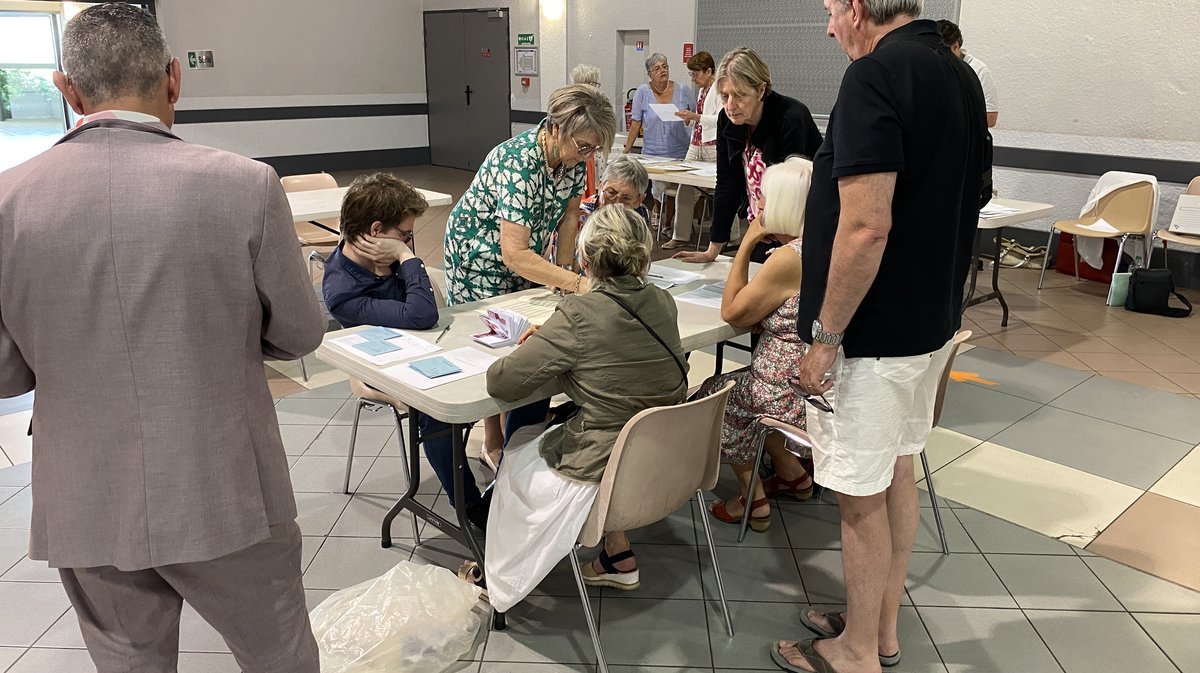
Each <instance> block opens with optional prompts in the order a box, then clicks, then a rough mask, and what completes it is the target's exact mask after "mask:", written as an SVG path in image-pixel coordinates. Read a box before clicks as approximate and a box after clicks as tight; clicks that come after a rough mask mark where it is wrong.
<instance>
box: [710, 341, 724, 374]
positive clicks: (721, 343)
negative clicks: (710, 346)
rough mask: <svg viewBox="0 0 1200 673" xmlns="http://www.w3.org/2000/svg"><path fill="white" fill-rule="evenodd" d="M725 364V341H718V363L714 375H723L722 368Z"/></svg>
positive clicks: (714, 368)
mask: <svg viewBox="0 0 1200 673" xmlns="http://www.w3.org/2000/svg"><path fill="white" fill-rule="evenodd" d="M724 364H725V342H724V341H718V342H717V363H716V365H715V366H714V367H713V376H720V375H721V370H722V369H723V368H724V367H723V365H724Z"/></svg>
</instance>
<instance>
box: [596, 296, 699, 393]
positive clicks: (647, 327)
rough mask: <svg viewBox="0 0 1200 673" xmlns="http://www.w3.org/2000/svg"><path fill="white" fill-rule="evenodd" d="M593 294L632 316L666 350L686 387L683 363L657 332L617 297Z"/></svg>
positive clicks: (685, 373)
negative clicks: (603, 297)
mask: <svg viewBox="0 0 1200 673" xmlns="http://www.w3.org/2000/svg"><path fill="white" fill-rule="evenodd" d="M594 292H596V294H602V295H604V296H605V297H608V298H609V299H611V300H613V301H615V302H617V305H618V306H620V307H621V308H623V309H625V312H626V313H628V314H629V315H631V316H633V319H634V320H636V321H638V322H640V323H641V324H642V327H645V328H646V331H647V332H649V333H650V336H652V337H654V340H655V341H657V342H658V343H659V345H660V346H662V347H663V348H665V349H666V351H667V353H668V354H669V355H670V356H671V360H672V361H673V362H674V363H675V366H676V367H679V373H680V374H681V375H683V383H684V385H685V386H686V385H687V370H686V369H684V367H683V363H682V362H680V361H679V358H678V357H677V356H676V355H675V351H673V350H671V347H670V346H668V345H667V342H665V341H663V340H662V337H660V336H658V332H655V331H654V330H653V329H652V328H651V327H650V326H649V325H647V324H646V321H645V320H642V316H640V315H638V314H637V311H635V310H633V309H632V308H630V307H629V304H626V303H625V302H623V301H621V300H620V299H618V298H617V297H615V296H613V295H611V294H609V293H607V292H605V291H604V290H594Z"/></svg>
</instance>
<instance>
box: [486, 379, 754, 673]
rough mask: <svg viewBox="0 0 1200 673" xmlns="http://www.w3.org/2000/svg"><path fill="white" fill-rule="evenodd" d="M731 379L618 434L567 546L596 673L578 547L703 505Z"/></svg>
mask: <svg viewBox="0 0 1200 673" xmlns="http://www.w3.org/2000/svg"><path fill="white" fill-rule="evenodd" d="M733 385H734V384H733V382H732V381H730V382H729V383H727V384H726V385H725V387H724V388H722V389H720V390H718V391H717V392H715V393H713V394H712V395H709V396H708V397H705V398H704V399H701V400H697V401H695V402H688V403H685V404H679V405H675V406H671V407H655V408H653V409H647V410H645V411H642V412H640V413H638V414H637V415H635V416H634V417H633V418H631V419H629V422H628V423H626V424H625V427H624V428H622V429H621V434H619V435H617V441H616V443H615V444H614V445H613V450H612V455H610V456H609V459H608V467H607V468H606V469H605V470H604V476H603V478H602V479H601V480H600V490H599V492H598V493H597V494H596V501H595V504H593V505H592V512H591V514H590V515H589V516H588V519H587V521H586V522H585V523H584V524H583V530H581V531H580V533H579V541H578V543H577V544H576V545H575V548H574V549H572V550H571V568H572V569H573V570H574V571H575V584H576V586H577V587H578V589H579V598H580V600H581V601H582V602H583V613H584V616H585V617H586V618H587V626H588V631H589V632H590V633H591V636H592V644H593V645H594V646H595V648H596V660H597V661H598V662H599V667H600V673H608V664H607V663H606V662H605V660H604V652H603V651H602V650H601V648H600V634H599V632H598V631H597V630H596V620H595V618H594V617H593V616H592V606H591V603H590V602H589V601H588V594H587V586H586V585H585V584H584V583H583V574H582V573H581V571H580V569H579V565H580V561H579V554H578V551H579V547H580V546H583V547H595V546H596V545H598V544H600V541H601V539H602V538H603V537H604V532H605V531H613V530H622V531H624V530H635V529H638V528H642V527H643V526H648V525H650V524H652V523H657V522H659V521H662V520H663V519H665V518H667V517H668V516H670V515H671V514H672V513H674V512H675V511H676V510H678V509H679V508H680V507H682V506H683V504H684V503H686V502H687V501H688V500H689V499H690V498H692V497H693V496H694V497H695V498H696V502H697V503H698V504H699V505H700V507H701V509H702V510H703V507H704V491H706V490H710V489H712V488H713V487H714V486H716V485H717V470H718V469H719V468H720V465H721V422H722V420H723V419H724V418H725V402H726V401H727V400H728V399H729V391H730V390H732V389H733ZM701 520H702V521H703V522H704V536H705V538H706V539H707V541H708V549H709V551H710V552H711V553H712V564H713V574H714V575H715V576H716V580H717V593H718V594H719V595H720V598H721V610H722V612H723V613H724V615H725V630H726V632H727V633H728V634H729V636H730V637H732V636H733V619H732V618H731V617H730V615H729V604H728V603H727V602H726V600H725V586H724V584H723V583H722V580H721V568H720V566H719V565H718V563H717V548H716V546H715V545H714V544H713V538H712V530H711V528H710V527H709V522H708V518H707V517H701ZM493 623H494V624H496V626H497V627H498V628H502V626H503V623H504V619H503V615H502V614H500V613H497V614H496V615H495V616H494V617H493Z"/></svg>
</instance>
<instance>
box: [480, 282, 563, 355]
mask: <svg viewBox="0 0 1200 673" xmlns="http://www.w3.org/2000/svg"><path fill="white" fill-rule="evenodd" d="M557 305H558V296H556V295H555V294H553V293H550V292H546V293H544V294H537V295H532V296H523V297H517V298H516V299H512V300H510V301H506V302H503V303H501V304H496V305H494V306H491V307H488V308H486V309H484V310H482V311H480V312H479V319H480V320H482V321H483V325H484V327H486V328H487V331H486V332H482V333H480V334H475V335H473V336H472V337H471V338H472V339H474V340H476V341H478V342H479V343H481V344H483V345H485V346H488V347H490V348H501V347H503V346H512V345H514V344H516V343H517V339H520V338H521V335H522V334H524V333H525V330H527V329H529V328H530V327H533V326H535V325H536V326H538V327H540V326H542V325H544V324H545V323H546V321H547V320H548V319H549V318H550V316H552V315H554V307H555V306H557Z"/></svg>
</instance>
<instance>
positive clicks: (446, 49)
mask: <svg viewBox="0 0 1200 673" xmlns="http://www.w3.org/2000/svg"><path fill="white" fill-rule="evenodd" d="M508 52H509V47H508V10H506V9H501V10H464V11H452V12H425V82H426V85H425V86H426V90H427V100H428V102H429V150H430V160H431V161H432V163H433V164H434V165H436V166H448V167H451V168H462V169H466V170H472V171H473V170H475V169H477V168H479V164H480V163H482V162H483V159H484V157H486V156H487V153H488V152H490V151H491V150H492V148H493V147H495V146H496V145H499V144H500V143H501V142H503V141H505V140H507V139H508V138H509V137H510V136H511V135H512V132H511V128H512V127H511V125H510V123H509V109H510V107H511V103H510V100H509V84H510V82H511V75H510V74H509V73H510V70H509V62H508Z"/></svg>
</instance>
